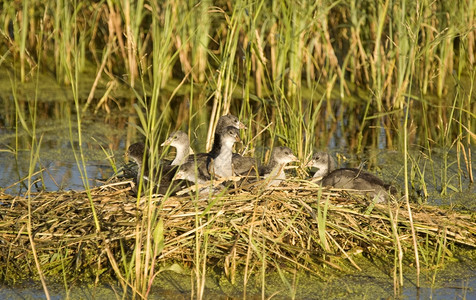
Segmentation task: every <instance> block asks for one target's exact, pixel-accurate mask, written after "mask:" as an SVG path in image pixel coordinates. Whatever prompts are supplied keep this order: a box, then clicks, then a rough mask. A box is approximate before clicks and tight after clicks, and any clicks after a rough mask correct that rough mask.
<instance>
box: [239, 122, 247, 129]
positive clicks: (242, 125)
mask: <svg viewBox="0 0 476 300" xmlns="http://www.w3.org/2000/svg"><path fill="white" fill-rule="evenodd" d="M239 127H240V129H248V127H246V125H245V124H243V122H240V125H239Z"/></svg>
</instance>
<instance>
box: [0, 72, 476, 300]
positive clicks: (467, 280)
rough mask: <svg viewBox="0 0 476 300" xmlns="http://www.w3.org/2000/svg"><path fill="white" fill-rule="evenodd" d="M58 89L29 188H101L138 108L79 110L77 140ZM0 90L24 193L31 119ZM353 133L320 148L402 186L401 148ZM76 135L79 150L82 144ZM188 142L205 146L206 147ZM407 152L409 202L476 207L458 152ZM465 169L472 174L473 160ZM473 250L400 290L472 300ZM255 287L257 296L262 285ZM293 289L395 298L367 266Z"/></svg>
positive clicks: (200, 132)
mask: <svg viewBox="0 0 476 300" xmlns="http://www.w3.org/2000/svg"><path fill="white" fill-rule="evenodd" d="M4 79H5V78H4ZM52 85H54V84H53V83H52ZM55 87H56V90H55V89H52V88H49V89H45V90H44V91H43V92H42V93H41V95H40V96H39V98H38V103H37V107H38V110H37V119H36V126H35V130H36V136H37V139H38V141H40V143H39V159H38V160H37V162H36V164H35V166H34V170H35V175H34V176H33V178H32V180H31V182H32V189H33V191H36V190H38V191H40V190H46V191H57V190H65V191H66V190H82V189H84V185H85V182H87V183H88V185H89V186H90V187H92V186H97V185H101V184H102V183H103V182H104V180H105V179H107V178H109V177H111V176H112V175H114V173H115V172H114V170H115V169H116V170H117V169H120V167H121V166H122V165H123V164H124V163H125V162H124V158H123V154H124V152H125V147H126V145H128V144H130V143H133V142H135V141H138V140H141V136H140V134H139V132H138V130H137V127H136V126H137V125H136V124H138V122H139V121H138V119H137V114H136V113H135V111H134V109H133V108H132V107H131V106H130V105H129V104H128V103H129V102H130V101H129V100H121V101H118V103H121V104H117V103H109V107H107V108H105V107H98V108H96V109H95V108H94V107H92V108H90V109H88V110H86V112H85V113H83V114H82V115H81V136H79V134H78V123H77V119H76V117H77V115H76V114H75V113H72V111H74V110H75V109H74V107H73V105H72V104H70V103H68V102H66V101H64V99H65V98H68V95H67V94H68V91H67V89H63V88H62V87H58V86H56V85H55ZM0 92H1V93H0V97H1V101H0V188H1V189H5V192H6V193H9V194H14V195H16V194H24V193H25V192H26V190H27V184H28V181H27V180H26V178H27V175H28V173H29V168H30V161H31V158H32V155H31V154H32V151H31V149H32V145H31V130H32V127H31V126H32V124H31V121H30V120H28V119H27V120H26V125H27V126H26V128H25V127H24V126H22V125H21V124H20V123H21V122H20V121H19V117H18V115H16V114H15V105H14V99H13V96H12V95H11V93H10V92H9V89H8V88H3V89H2V90H1V91H0ZM23 93H26V94H25V99H24V100H23V101H20V105H21V110H22V111H23V112H24V113H25V116H26V115H28V114H29V112H30V111H31V109H32V108H31V105H32V98H33V97H34V96H33V94H30V95H28V94H27V93H28V88H25V90H24V91H23ZM58 95H62V96H61V97H59V96H58ZM65 95H66V96H65ZM129 96H130V95H129ZM181 101H182V102H186V100H185V99H183V100H178V102H181ZM204 113H205V114H206V113H207V112H206V111H205V112H204ZM344 121H345V120H344ZM174 126H175V125H174V124H170V126H169V129H168V130H169V131H170V130H172V129H175V128H174ZM27 128H28V129H27ZM29 130H30V131H29ZM206 130H207V124H205V123H202V124H199V125H198V126H197V129H195V130H194V131H195V132H196V133H197V136H202V137H203V136H204V135H205V133H206ZM350 138H351V137H349V136H347V135H346V133H345V132H342V131H339V130H337V131H336V132H335V133H334V135H333V136H331V137H330V139H329V143H328V147H327V150H328V151H330V152H332V154H333V155H334V156H335V157H337V159H338V161H339V163H340V165H341V166H351V167H357V166H359V165H361V164H362V163H364V168H366V169H368V170H369V171H370V172H371V173H374V174H376V175H378V176H379V177H381V178H382V179H383V180H384V181H387V182H390V183H392V184H394V185H395V186H397V187H399V188H400V189H401V188H403V186H404V174H403V163H404V158H403V154H402V152H401V151H400V150H398V149H388V148H387V147H386V145H382V144H378V145H377V147H373V148H365V150H364V151H363V153H360V154H359V155H356V154H354V153H352V151H350V150H349V148H348V147H347V146H348V143H346V142H342V141H346V140H348V139H350ZM80 141H81V148H82V152H80V150H79V149H80V147H79V143H80ZM194 145H195V146H197V145H198V147H200V148H203V147H204V145H203V143H195V144H194ZM33 148H34V149H36V148H37V147H33ZM317 148H318V147H316V149H317ZM197 150H203V149H197ZM410 150H411V153H412V157H414V163H413V168H412V170H414V172H413V173H412V174H413V176H414V177H418V176H419V174H420V176H423V178H424V182H425V185H424V186H423V185H422V184H421V182H422V181H421V180H413V181H412V182H410V189H411V195H412V201H419V202H426V203H429V204H432V205H444V206H448V207H453V208H455V209H457V210H465V211H470V212H471V213H472V214H474V213H475V212H476V196H475V195H476V187H475V185H474V184H470V181H469V179H468V173H467V168H466V166H465V164H464V162H463V161H461V160H459V161H458V156H457V153H456V150H454V149H442V148H433V149H432V151H431V157H430V156H429V155H428V153H425V152H424V151H423V150H422V149H421V148H419V147H416V146H415V147H412V148H411V149H410ZM470 152H471V155H472V157H473V158H474V157H476V149H475V148H474V147H473V148H471V149H470ZM81 155H83V157H84V161H85V164H84V165H83V164H82V163H81ZM301 159H303V158H301ZM83 166H84V167H83ZM472 168H473V170H476V163H475V162H474V160H473V163H472ZM418 172H420V173H418ZM421 174H423V175H421ZM419 182H420V183H419ZM425 195H426V197H425ZM472 255H473V256H472V257H473V258H468V257H466V254H462V255H461V257H459V260H455V262H453V263H448V265H447V266H446V267H445V268H442V269H441V270H437V272H428V273H427V275H425V279H424V280H423V288H421V289H416V288H415V285H414V284H415V283H414V278H412V276H411V275H410V274H409V275H408V278H406V284H405V287H404V289H403V292H402V296H403V297H404V298H421V299H426V298H429V297H431V298H433V299H447V298H465V297H466V298H467V299H471V298H476V262H475V259H474V253H473V254H472ZM407 274H408V272H407ZM189 281H190V280H188V279H184V278H179V277H177V275H174V274H170V275H169V276H166V275H163V276H162V278H160V279H159V282H160V283H159V284H158V285H157V287H156V289H155V291H154V293H153V295H154V298H155V297H156V298H158V299H160V298H163V299H167V298H170V297H174V298H176V297H182V298H188V297H189V296H190V286H189V283H190V282H189ZM272 282H273V280H272V279H270V283H268V284H267V285H268V286H269V289H270V290H271V291H275V290H279V289H278V287H279V286H280V283H279V280H276V281H275V282H278V283H277V284H276V286H273V283H272ZM281 284H282V283H281ZM51 286H52V287H54V288H53V289H52V296H53V298H56V299H60V298H63V297H64V296H66V291H65V289H64V287H62V286H61V285H56V284H54V283H52V284H51ZM42 293H43V291H42V289H41V286H40V285H39V283H36V282H25V283H23V284H21V285H18V286H14V287H2V288H1V289H0V298H2V299H4V298H9V299H17V298H18V299H20V298H27V299H28V298H32V299H35V298H42V295H43V294H42ZM68 293H70V294H69V295H70V296H73V295H74V296H73V297H74V298H76V297H81V298H95V297H101V298H102V297H113V296H114V289H113V287H112V286H111V285H109V284H107V285H99V288H95V287H92V286H89V285H84V286H76V287H74V288H72V289H71V290H70V291H69V292H68ZM207 293H209V295H212V294H213V295H214V296H216V297H217V298H226V296H227V295H228V296H230V295H231V296H232V297H240V294H239V292H238V291H236V290H235V291H234V293H231V294H230V293H229V292H224V291H223V287H220V286H219V284H217V283H216V280H214V279H211V280H210V284H209V287H208V288H207ZM255 293H256V295H259V294H260V291H259V289H257V290H256V291H255ZM253 294H254V292H251V291H250V292H249V295H253ZM278 295H279V294H278ZM284 295H287V294H286V293H284ZM296 295H297V296H299V297H323V296H325V295H327V296H329V295H334V296H335V297H336V298H375V295H378V296H377V297H378V298H387V297H392V295H394V294H393V279H392V276H391V275H389V274H388V273H386V272H383V268H378V267H376V266H375V265H374V266H372V264H369V265H368V267H367V268H366V271H365V272H359V273H356V274H349V275H342V276H336V278H335V279H332V280H329V281H328V282H320V281H317V279H316V278H303V279H302V280H301V281H300V284H299V285H298V291H297V292H296ZM331 297H332V296H331Z"/></svg>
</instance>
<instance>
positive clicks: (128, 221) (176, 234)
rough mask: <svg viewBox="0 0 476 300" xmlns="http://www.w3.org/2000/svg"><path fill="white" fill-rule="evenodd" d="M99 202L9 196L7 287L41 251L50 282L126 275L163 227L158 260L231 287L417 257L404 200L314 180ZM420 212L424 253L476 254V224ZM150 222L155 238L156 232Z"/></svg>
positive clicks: (1, 265) (96, 198) (4, 236)
mask: <svg viewBox="0 0 476 300" xmlns="http://www.w3.org/2000/svg"><path fill="white" fill-rule="evenodd" d="M89 195H90V196H88V193H87V192H85V191H82V192H76V191H68V192H41V193H37V194H32V195H31V196H30V198H26V197H20V196H16V197H14V196H10V195H7V194H0V203H1V205H0V275H1V277H2V279H3V280H7V281H11V280H16V279H19V278H25V277H31V276H35V274H37V271H36V264H35V262H34V255H33V250H32V249H35V252H36V255H37V257H38V261H39V265H40V266H41V269H42V271H43V272H44V274H45V275H58V274H67V275H68V276H69V275H72V276H87V277H94V276H99V275H102V274H105V273H106V274H107V273H109V274H110V275H114V273H116V274H117V272H120V269H121V267H120V266H121V264H123V263H125V262H128V261H130V260H131V257H132V255H133V249H134V247H135V245H137V244H140V245H141V246H140V247H141V249H144V248H146V246H144V245H145V244H146V243H145V241H146V239H147V236H148V235H150V233H147V232H154V230H153V229H154V228H155V226H156V224H158V223H159V220H160V223H161V224H163V227H161V228H163V230H162V231H161V234H162V241H163V247H160V253H156V254H157V255H156V257H157V259H156V261H158V262H159V263H162V265H170V264H171V263H172V262H179V263H181V264H184V265H187V264H189V265H193V264H194V259H196V256H197V255H200V256H201V257H202V258H203V259H204V260H206V262H207V263H208V264H209V265H212V266H215V267H218V268H220V270H223V271H224V272H225V274H226V275H228V276H229V277H230V278H231V279H233V277H234V276H235V272H236V270H239V269H240V268H243V267H245V266H246V268H252V267H253V266H258V268H259V267H260V266H263V265H264V264H263V262H264V261H266V266H268V267H272V266H277V267H280V268H281V267H283V266H284V267H286V266H290V267H291V266H292V268H293V269H295V268H296V267H297V268H299V269H303V270H307V271H310V272H313V273H317V274H318V271H317V270H318V269H319V268H320V267H322V265H323V264H325V265H327V266H330V267H331V268H333V269H341V268H343V266H344V265H349V264H350V265H352V266H353V267H355V268H357V269H359V266H358V264H357V263H356V262H355V261H353V257H355V256H354V255H355V254H356V253H361V252H364V253H368V254H369V255H372V254H379V253H380V254H384V253H385V254H386V253H388V252H389V251H393V252H395V251H402V252H403V253H406V254H409V255H412V254H413V251H414V250H413V249H414V248H413V239H412V234H411V226H410V220H409V213H408V209H407V206H406V204H405V203H404V202H402V203H399V202H398V201H395V202H393V203H388V204H374V203H372V202H371V201H368V200H366V199H365V198H363V197H361V196H357V195H354V194H353V193H352V192H351V191H336V190H327V189H321V188H319V187H318V186H316V185H314V184H312V183H309V182H300V181H293V182H287V183H284V184H283V185H282V186H281V187H277V188H274V189H263V188H259V187H258V188H254V189H251V190H249V191H242V190H240V191H237V190H228V191H226V192H224V193H223V194H222V195H191V196H190V195H187V196H180V197H178V196H174V197H163V196H159V197H149V196H147V197H141V198H137V197H135V196H133V194H132V193H131V191H130V186H129V185H128V184H117V185H109V186H103V187H97V188H94V189H92V190H91V191H90V192H89ZM91 203H92V204H94V211H95V213H96V215H97V221H98V222H97V223H96V222H95V218H94V214H93V209H92V207H91ZM29 211H30V213H29ZM411 211H412V213H411V214H412V218H413V223H414V230H415V232H416V236H417V243H418V244H419V248H420V247H422V248H421V249H423V248H425V247H426V248H431V249H438V248H439V247H440V248H441V247H443V248H444V250H445V251H449V250H448V245H449V244H457V245H463V246H468V247H476V222H475V218H474V216H470V215H465V214H462V213H458V212H456V211H453V210H445V209H442V208H438V207H433V206H423V205H417V204H411ZM148 220H150V222H149V221H148ZM29 223H30V224H31V229H30V230H29ZM147 224H152V225H150V226H149V228H150V227H151V226H152V230H146V228H147V227H148V225H147ZM97 225H99V230H98V227H97ZM29 232H31V234H29ZM154 238H155V239H157V237H156V236H154ZM33 246H34V247H33ZM426 248H425V249H426ZM205 249H206V251H204V250H205ZM111 267H112V268H111ZM321 269H322V268H321ZM113 270H115V272H114V271H113Z"/></svg>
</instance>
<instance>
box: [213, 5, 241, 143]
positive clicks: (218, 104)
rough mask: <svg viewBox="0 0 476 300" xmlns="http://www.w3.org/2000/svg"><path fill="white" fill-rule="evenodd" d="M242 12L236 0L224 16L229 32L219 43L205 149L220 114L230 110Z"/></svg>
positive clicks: (234, 85) (234, 82) (234, 84)
mask: <svg viewBox="0 0 476 300" xmlns="http://www.w3.org/2000/svg"><path fill="white" fill-rule="evenodd" d="M243 13H244V8H243V7H241V6H240V2H238V4H235V6H234V8H233V12H232V14H231V18H228V17H227V16H226V17H225V19H226V20H227V25H228V28H229V32H228V34H227V36H226V40H225V43H224V45H221V47H220V48H221V51H220V52H221V54H222V57H221V61H220V66H219V69H218V75H217V78H216V79H215V82H216V86H215V92H214V99H213V106H212V111H211V116H210V124H209V127H208V133H207V145H206V149H207V151H209V150H210V149H211V146H212V144H211V141H212V134H213V132H214V128H215V127H216V123H217V122H218V119H219V118H220V116H221V115H223V114H227V113H229V112H230V105H231V100H232V99H231V98H232V94H233V91H234V89H235V87H236V84H237V83H236V80H235V73H236V71H235V70H236V69H235V67H234V65H235V64H234V62H235V57H236V55H237V48H238V39H239V32H240V30H241V28H242V26H243V25H242V23H241V21H242V14H243ZM223 14H224V15H225V12H223Z"/></svg>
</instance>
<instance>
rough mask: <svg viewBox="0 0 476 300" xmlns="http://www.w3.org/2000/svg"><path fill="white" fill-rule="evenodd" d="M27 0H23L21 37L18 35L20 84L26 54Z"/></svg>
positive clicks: (23, 72) (23, 74)
mask: <svg viewBox="0 0 476 300" xmlns="http://www.w3.org/2000/svg"><path fill="white" fill-rule="evenodd" d="M29 3H30V1H29V0H23V10H22V20H21V31H20V32H21V35H20V78H21V82H25V54H26V51H27V49H26V35H27V33H28V32H29V30H28V21H29V16H28V15H29Z"/></svg>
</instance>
